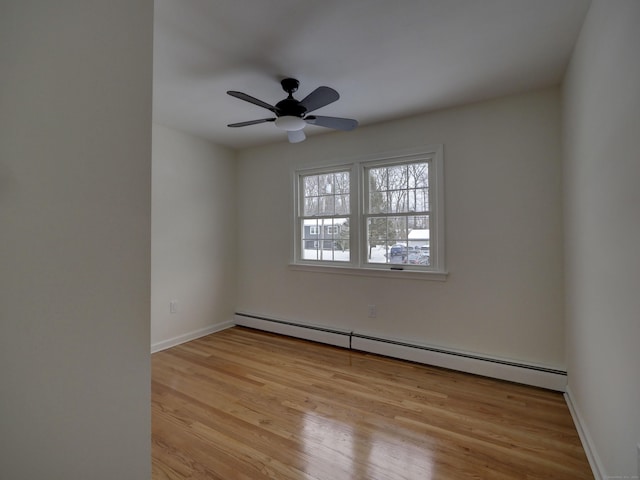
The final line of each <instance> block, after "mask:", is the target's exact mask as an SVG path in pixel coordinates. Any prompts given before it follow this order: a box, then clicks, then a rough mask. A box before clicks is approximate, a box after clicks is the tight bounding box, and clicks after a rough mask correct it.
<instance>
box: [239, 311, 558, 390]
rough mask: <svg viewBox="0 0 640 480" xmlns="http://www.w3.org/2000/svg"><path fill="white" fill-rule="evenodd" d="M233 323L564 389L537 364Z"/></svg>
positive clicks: (271, 322) (250, 320)
mask: <svg viewBox="0 0 640 480" xmlns="http://www.w3.org/2000/svg"><path fill="white" fill-rule="evenodd" d="M235 321H236V325H241V326H245V327H250V328H255V329H257V330H265V331H268V332H272V333H279V334H282V335H288V336H291V337H296V338H303V339H305V340H312V341H316V342H320V343H327V344H330V345H335V346H338V347H343V348H349V349H353V350H360V351H363V352H368V353H375V354H378V355H384V356H387V357H393V358H398V359H401V360H409V361H412V362H417V363H422V364H425V365H433V366H436V367H443V368H449V369H451V370H458V371H461V372H466V373H473V374H476V375H483V376H486V377H491V378H497V379H500V380H508V381H511V382H516V383H523V384H525V385H531V386H535V387H541V388H546V389H549V390H555V391H559V392H564V391H565V390H566V386H567V372H566V371H563V370H557V369H552V368H547V367H542V366H538V365H531V364H524V363H518V362H513V361H508V360H504V359H499V358H493V357H487V356H480V355H477V354H474V353H467V352H461V351H454V350H447V349H443V348H437V347H432V346H425V345H419V344H413V343H408V342H403V341H398V340H393V339H385V338H380V337H374V336H370V335H364V334H361V333H356V332H353V331H348V330H339V329H332V328H325V327H321V326H313V325H304V324H298V323H294V322H290V321H286V320H278V319H273V318H266V317H262V316H258V315H253V314H245V313H236V315H235Z"/></svg>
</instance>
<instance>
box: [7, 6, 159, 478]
mask: <svg viewBox="0 0 640 480" xmlns="http://www.w3.org/2000/svg"><path fill="white" fill-rule="evenodd" d="M152 17H153V2H152V1H151V0H147V1H144V0H143V1H136V2H131V1H129V0H115V1H109V2H104V1H96V0H84V1H82V2H70V1H59V2H51V1H49V0H42V1H37V0H15V1H3V2H1V3H0V89H1V90H0V229H1V233H0V305H1V308H0V365H1V367H0V477H2V478H6V479H12V480H22V479H24V480H32V479H36V478H46V479H51V480H76V479H77V480H80V479H83V480H84V479H89V478H90V479H94V480H99V479H104V480H107V479H108V480H112V479H114V478H117V479H123V480H124V479H130V480H140V479H145V478H150V474H151V472H150V470H151V469H150V442H149V434H150V396H149V382H150V369H149V302H150V274H149V270H150V246H149V245H150V209H151V202H150V197H151V85H152V33H153V24H152Z"/></svg>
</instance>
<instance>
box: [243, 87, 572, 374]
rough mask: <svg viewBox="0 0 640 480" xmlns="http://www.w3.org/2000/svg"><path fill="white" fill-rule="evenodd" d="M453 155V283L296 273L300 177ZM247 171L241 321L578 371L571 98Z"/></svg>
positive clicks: (345, 141)
mask: <svg viewBox="0 0 640 480" xmlns="http://www.w3.org/2000/svg"><path fill="white" fill-rule="evenodd" d="M310 128H313V127H310ZM316 128H319V127H316ZM440 143H442V144H444V151H445V160H444V162H445V176H446V186H445V194H446V202H445V203H446V215H447V217H446V237H447V240H446V248H447V266H448V270H449V272H450V275H449V278H448V280H447V281H446V282H444V283H442V282H431V281H413V280H402V279H384V278H369V277H355V276H346V275H335V274H323V273H315V272H304V271H291V270H289V269H288V263H289V257H290V253H289V252H290V250H289V249H290V244H291V233H290V219H291V215H292V199H291V175H290V171H291V169H293V168H296V167H301V166H310V165H321V164H326V163H333V162H336V161H340V159H343V158H348V157H354V156H358V155H366V154H372V153H377V152H381V151H389V150H394V149H406V148H411V147H416V146H419V145H426V144H440ZM238 168H239V170H238V179H239V181H238V185H239V197H238V202H239V212H238V213H239V215H238V218H239V219H238V222H239V226H238V232H239V234H238V238H239V241H238V244H239V249H240V250H239V251H240V252H241V255H239V257H238V268H239V273H238V278H239V283H238V311H241V312H245V313H253V314H258V315H265V316H270V317H276V318H281V319H286V320H292V321H296V322H302V323H311V324H321V325H326V326H332V327H339V328H348V329H354V330H356V331H359V332H367V333H371V334H376V335H381V336H387V337H393V338H398V339H407V340H411V341H417V342H422V343H428V344H432V345H439V346H443V347H449V348H458V349H463V350H468V351H473V352H478V353H484V354H488V355H493V356H500V357H506V358H512V359H517V360H520V361H525V362H530V363H539V364H544V365H548V366H551V367H555V368H563V367H564V366H565V355H564V326H563V308H564V305H563V286H562V285H563V283H562V280H563V279H562V263H563V258H562V218H561V210H562V209H561V190H560V189H561V181H560V173H561V162H560V96H559V90H558V89H547V90H542V91H537V92H533V93H529V94H526V95H519V96H513V97H507V98H503V99H499V100H494V101H488V102H483V103H478V104H474V105H469V106H465V107H461V108H455V109H451V110H444V111H440V112H436V113H433V114H429V115H423V116H418V117H414V118H410V119H406V120H402V121H397V122H392V123H386V124H380V125H376V126H370V127H365V128H360V129H358V130H355V131H353V132H348V133H342V132H340V133H335V134H333V133H331V134H328V135H322V136H317V137H310V138H308V139H307V141H305V142H303V143H300V144H288V143H281V144H274V145H272V146H268V147H262V148H255V149H250V150H244V151H242V152H240V153H239V165H238ZM368 304H376V305H377V306H378V317H377V318H376V319H369V318H367V305H368Z"/></svg>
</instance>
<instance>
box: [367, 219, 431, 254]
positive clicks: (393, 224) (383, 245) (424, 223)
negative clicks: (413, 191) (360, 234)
mask: <svg viewBox="0 0 640 480" xmlns="http://www.w3.org/2000/svg"><path fill="white" fill-rule="evenodd" d="M367 245H368V252H367V258H368V262H369V263H387V264H413V265H429V264H430V262H429V217H428V216H427V215H416V216H402V217H369V219H368V221H367Z"/></svg>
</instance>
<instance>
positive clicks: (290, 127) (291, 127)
mask: <svg viewBox="0 0 640 480" xmlns="http://www.w3.org/2000/svg"><path fill="white" fill-rule="evenodd" d="M306 124H307V122H305V121H304V120H303V119H301V118H300V117H294V116H291V115H285V116H284V117H278V118H276V127H278V128H281V129H282V130H286V131H287V132H295V131H296V130H302V129H303V128H304V126H305V125H306Z"/></svg>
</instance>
